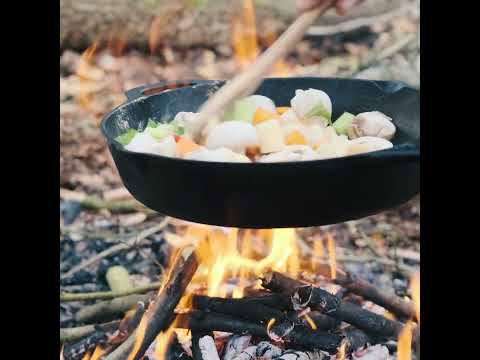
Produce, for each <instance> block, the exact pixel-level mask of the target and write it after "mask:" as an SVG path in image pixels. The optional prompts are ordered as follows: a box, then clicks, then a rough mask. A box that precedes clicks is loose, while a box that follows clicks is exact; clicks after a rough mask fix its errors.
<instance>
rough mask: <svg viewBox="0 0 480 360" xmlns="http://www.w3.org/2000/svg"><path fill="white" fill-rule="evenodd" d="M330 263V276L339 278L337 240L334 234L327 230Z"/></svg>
mask: <svg viewBox="0 0 480 360" xmlns="http://www.w3.org/2000/svg"><path fill="white" fill-rule="evenodd" d="M327 248H328V263H329V265H330V277H331V278H332V280H335V279H336V278H337V255H336V253H335V241H334V240H333V237H332V235H331V234H330V233H329V232H327Z"/></svg>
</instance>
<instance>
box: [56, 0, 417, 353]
mask: <svg viewBox="0 0 480 360" xmlns="http://www.w3.org/2000/svg"><path fill="white" fill-rule="evenodd" d="M255 21H256V20H255V13H254V10H253V4H252V1H251V0H245V1H244V2H243V8H242V11H241V12H240V13H239V14H238V15H237V16H236V17H235V18H234V19H233V22H232V49H233V60H232V62H233V67H234V68H235V69H237V70H242V69H245V68H246V67H247V66H248V65H249V64H251V63H252V62H253V61H254V60H255V59H256V58H257V56H258V54H259V53H260V47H261V46H260V45H259V40H258V38H259V37H258V34H257V31H256V27H255ZM161 23H162V22H161V19H158V18H157V19H155V20H154V22H153V23H152V26H151V29H150V36H149V47H150V51H151V53H152V54H153V53H157V52H159V51H160V52H161V53H162V54H163V56H164V57H165V58H166V62H170V63H173V62H174V60H172V57H173V55H172V54H171V53H170V52H169V51H168V48H163V49H160V48H161V46H162V45H161V44H160V42H159V39H158V36H157V31H158V26H161ZM276 37H277V34H275V33H273V32H272V33H270V34H263V41H264V43H265V45H267V46H268V45H270V44H271V43H272V42H273V41H274V40H275V38H276ZM107 46H108V48H109V49H110V51H111V53H112V54H113V55H114V56H120V55H121V54H122V52H123V51H124V46H123V42H122V41H114V40H113V39H109V41H108V44H107ZM99 48H100V45H99V42H95V43H94V44H93V45H92V46H91V47H89V48H88V49H87V50H86V51H85V52H84V53H83V55H82V57H81V58H80V61H79V64H78V67H77V71H76V76H77V77H78V79H79V87H80V90H81V91H80V92H79V96H78V97H77V100H78V102H79V104H80V105H81V106H82V107H84V108H85V109H87V110H91V111H92V112H95V106H94V105H95V104H94V94H96V93H97V92H98V88H99V83H100V82H101V80H102V79H103V78H104V76H105V74H104V73H103V74H102V73H101V74H98V71H99V70H98V68H97V67H95V56H97V53H98V51H99ZM159 49H160V50H159ZM169 54H170V55H169ZM113 63H114V62H112V64H113ZM110 70H111V71H110V73H109V72H108V71H107V75H108V76H112V77H115V76H117V75H116V73H117V69H114V66H112V69H110ZM205 71H206V72H207V73H211V71H207V70H205ZM293 74H295V69H294V67H293V66H292V65H291V64H289V63H288V62H287V61H286V60H285V59H284V60H280V61H278V62H277V64H276V66H275V67H274V69H272V72H271V76H282V77H283V76H290V75H293ZM174 77H175V76H174ZM118 83H120V85H119V86H118V89H115V91H111V92H113V93H121V92H122V91H123V90H125V89H124V87H128V86H125V84H123V83H121V81H120V80H119V81H118ZM179 86H182V85H181V84H180V85H179ZM168 89H169V87H166V88H161V89H154V90H155V91H163V90H168ZM102 90H105V89H102ZM147 95H148V94H147ZM121 101H122V99H117V98H115V99H114V100H113V102H114V103H115V105H118V104H119V103H120V102H121ZM253 206H254V205H253ZM171 225H173V226H171V228H169V232H166V233H164V239H165V241H166V243H168V252H169V253H170V258H169V264H168V266H167V267H166V268H165V271H164V272H163V276H162V279H161V281H160V284H157V285H156V286H155V287H154V288H155V289H157V288H158V290H155V292H151V293H149V291H151V290H152V288H150V287H145V288H144V289H143V291H138V293H140V294H142V300H141V301H138V302H136V304H135V305H134V306H133V308H130V309H129V310H128V311H127V312H126V313H125V314H124V316H123V318H121V319H120V320H119V319H117V320H113V321H110V322H105V323H99V324H96V325H93V326H85V327H84V329H82V331H85V332H84V333H82V336H75V341H70V342H68V343H67V344H66V345H65V346H63V347H62V350H61V358H64V359H65V360H76V359H78V360H80V359H81V360H99V359H104V360H114V359H116V360H118V359H128V360H140V359H144V360H147V359H150V360H177V359H182V360H190V359H193V360H220V359H222V360H256V359H258V360H274V359H275V360H324V359H331V360H333V359H336V360H344V359H355V360H356V359H362V360H387V359H392V358H396V359H398V360H411V359H413V358H415V357H416V359H419V354H418V352H417V349H418V348H419V342H420V278H419V274H414V273H411V274H409V275H410V276H411V279H410V288H409V291H408V296H405V297H400V296H398V295H395V294H392V293H387V292H385V291H384V290H383V289H379V288H377V287H376V286H374V285H373V284H371V283H370V282H368V281H366V280H365V279H362V278H360V277H359V276H358V275H357V274H355V273H351V272H349V271H346V270H345V269H344V268H343V267H342V266H341V263H342V261H341V255H342V254H341V253H339V252H338V251H337V247H336V242H335V238H334V236H333V234H331V233H330V232H329V231H328V230H325V231H323V232H322V235H321V236H316V237H314V238H309V239H308V241H306V238H308V236H306V235H305V234H304V233H303V231H302V229H294V228H282V229H262V230H252V229H236V228H221V227H214V226H207V225H200V224H193V223H186V222H183V221H175V222H173V224H171ZM172 229H173V230H172ZM145 237H146V236H145ZM126 295H127V294H126ZM128 295H131V294H128ZM122 298H123V297H119V298H118V299H122ZM68 301H69V300H68ZM119 302H121V301H119ZM87 328H88V329H87Z"/></svg>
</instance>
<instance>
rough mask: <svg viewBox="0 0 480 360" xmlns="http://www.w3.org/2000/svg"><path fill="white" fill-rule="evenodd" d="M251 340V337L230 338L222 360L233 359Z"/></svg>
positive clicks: (238, 336) (237, 336)
mask: <svg viewBox="0 0 480 360" xmlns="http://www.w3.org/2000/svg"><path fill="white" fill-rule="evenodd" d="M251 340H252V336H251V335H233V336H232V337H230V339H229V340H228V342H227V345H225V352H224V355H223V360H232V359H233V358H235V357H236V356H237V355H238V354H240V353H241V352H242V351H243V350H245V349H246V348H247V347H248V345H250V341H251Z"/></svg>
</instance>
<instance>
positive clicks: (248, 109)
mask: <svg viewBox="0 0 480 360" xmlns="http://www.w3.org/2000/svg"><path fill="white" fill-rule="evenodd" d="M256 110H257V106H256V105H255V104H254V103H252V102H251V101H249V100H248V99H240V100H237V101H235V102H234V103H233V104H232V105H231V106H230V107H229V108H228V109H227V111H226V112H225V116H224V118H223V120H224V121H244V122H248V123H251V122H252V120H253V115H254V114H255V111H256Z"/></svg>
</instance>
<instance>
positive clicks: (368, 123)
mask: <svg viewBox="0 0 480 360" xmlns="http://www.w3.org/2000/svg"><path fill="white" fill-rule="evenodd" d="M395 132H396V128H395V125H394V124H393V122H392V118H390V117H388V116H387V115H385V114H383V113H381V112H380V111H370V112H364V113H360V114H358V115H357V116H355V117H354V118H353V120H352V122H351V123H350V125H348V127H347V134H348V137H349V138H350V139H356V138H359V137H363V136H375V137H379V138H382V139H386V140H390V139H392V138H393V136H394V135H395Z"/></svg>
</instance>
